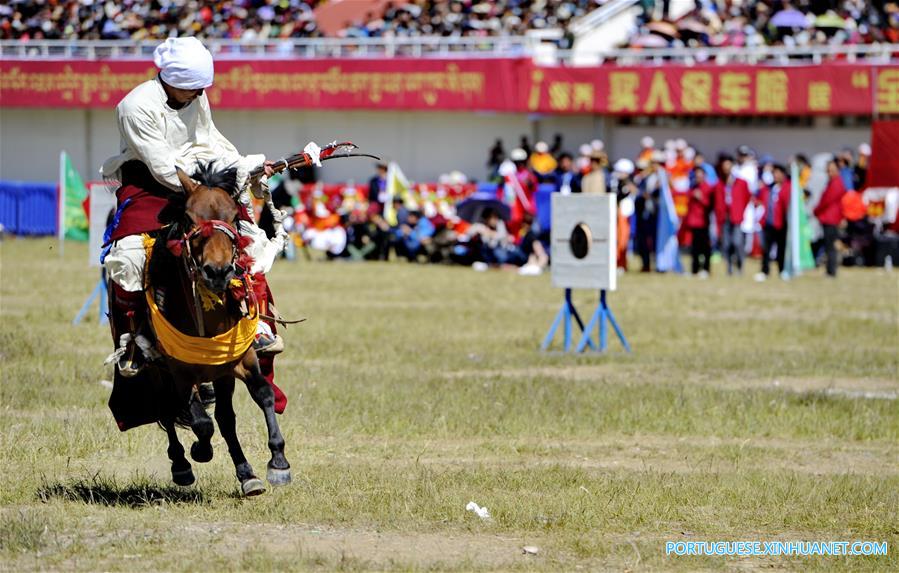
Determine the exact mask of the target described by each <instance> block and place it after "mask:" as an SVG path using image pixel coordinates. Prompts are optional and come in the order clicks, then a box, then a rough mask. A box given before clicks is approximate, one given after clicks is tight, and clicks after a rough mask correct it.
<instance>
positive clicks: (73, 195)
mask: <svg viewBox="0 0 899 573" xmlns="http://www.w3.org/2000/svg"><path fill="white" fill-rule="evenodd" d="M61 161H62V165H61V166H60V167H61V169H60V178H61V180H60V182H59V186H60V189H59V192H60V196H61V203H62V204H61V205H59V209H60V235H61V236H63V237H65V238H66V239H72V240H74V241H87V239H88V224H87V215H86V214H85V212H84V201H85V199H87V187H85V186H84V181H82V180H81V175H79V174H78V171H77V170H76V169H75V167H74V166H73V165H72V160H71V159H69V154H68V153H66V152H65V151H63V152H62V157H61Z"/></svg>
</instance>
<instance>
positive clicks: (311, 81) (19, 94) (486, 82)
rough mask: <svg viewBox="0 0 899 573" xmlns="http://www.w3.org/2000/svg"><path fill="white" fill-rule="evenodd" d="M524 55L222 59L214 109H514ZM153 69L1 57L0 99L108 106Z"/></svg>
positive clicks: (135, 63)
mask: <svg viewBox="0 0 899 573" xmlns="http://www.w3.org/2000/svg"><path fill="white" fill-rule="evenodd" d="M527 65H528V63H527V60H521V59H499V60H487V59H473V60H404V59H396V60H383V61H376V60H333V61H331V60H270V61H269V60H240V61H226V60H223V61H219V62H216V65H215V68H216V70H215V72H216V73H215V84H214V85H213V86H212V87H211V88H210V89H209V93H208V95H209V99H210V101H211V103H212V104H213V106H215V107H216V108H217V109H394V110H488V111H511V110H512V109H514V108H515V107H516V106H517V100H518V98H519V92H520V90H519V89H518V87H517V76H519V75H524V76H526V75H527V73H526V71H525V70H523V69H522V70H521V71H519V69H520V68H522V67H523V66H527ZM155 75H156V68H155V67H154V65H153V64H152V62H144V61H114V60H108V61H99V62H97V61H50V62H47V61H44V62H41V61H13V60H2V61H0V105H2V106H10V107H73V108H89V107H93V108H96V107H111V106H113V105H114V104H115V103H117V102H118V101H119V100H120V99H121V98H122V97H124V96H125V95H126V94H127V93H128V92H129V91H130V90H131V89H132V88H133V87H134V86H136V85H137V84H139V83H140V82H142V81H145V80H147V79H150V78H152V77H154V76H155Z"/></svg>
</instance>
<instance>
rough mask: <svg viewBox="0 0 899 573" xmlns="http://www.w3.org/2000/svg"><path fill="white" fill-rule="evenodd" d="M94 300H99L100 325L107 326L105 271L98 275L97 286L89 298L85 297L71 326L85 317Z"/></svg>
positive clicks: (107, 310) (107, 296)
mask: <svg viewBox="0 0 899 573" xmlns="http://www.w3.org/2000/svg"><path fill="white" fill-rule="evenodd" d="M96 298H99V299H100V324H107V323H108V322H109V316H108V314H109V309H108V308H107V305H108V299H109V294H108V293H107V291H106V271H103V272H101V273H100V281H99V282H98V283H97V286H95V287H94V290H93V291H92V292H91V294H90V296H88V297H87V300H86V301H84V304H83V305H82V306H81V310H79V311H78V314H77V315H76V316H75V319H74V320H73V321H72V324H78V323H80V322H81V321H82V320H83V319H84V317H85V315H87V311H88V310H90V308H91V305H92V304H94V299H96Z"/></svg>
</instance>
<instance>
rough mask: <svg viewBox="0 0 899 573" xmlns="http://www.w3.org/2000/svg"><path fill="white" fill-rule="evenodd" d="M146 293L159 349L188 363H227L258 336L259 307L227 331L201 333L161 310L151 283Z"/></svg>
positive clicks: (149, 242) (149, 244)
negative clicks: (175, 322)
mask: <svg viewBox="0 0 899 573" xmlns="http://www.w3.org/2000/svg"><path fill="white" fill-rule="evenodd" d="M152 241H153V239H151V238H149V237H145V239H144V247H145V248H146V249H147V251H148V259H149V254H150V253H149V251H150V249H151V248H152ZM144 292H145V293H146V296H147V306H148V307H149V308H150V323H151V324H152V326H153V332H154V333H155V334H156V340H157V341H158V343H159V349H160V350H161V351H162V352H163V353H164V354H165V355H167V356H169V357H171V358H174V359H175V360H179V361H181V362H184V363H186V364H211V365H218V364H226V363H228V362H233V361H235V360H237V359H239V358H240V357H242V356H243V355H244V353H245V352H246V351H247V349H248V348H249V347H250V345H251V344H253V340H255V338H256V325H257V324H258V323H259V312H258V308H257V309H255V311H256V312H254V313H253V316H251V317H250V316H245V317H243V318H242V319H240V320H239V321H238V322H237V324H235V325H234V327H233V328H231V330H229V331H228V332H225V333H222V334H219V335H217V336H210V337H202V336H190V335H187V334H184V333H183V332H181V331H180V330H178V329H177V328H175V327H174V326H173V325H172V323H170V322H169V321H168V320H167V319H166V318H165V316H163V314H162V311H161V310H159V307H158V306H156V300H155V297H154V296H153V289H152V288H150V287H148V288H146V289H145V291H144Z"/></svg>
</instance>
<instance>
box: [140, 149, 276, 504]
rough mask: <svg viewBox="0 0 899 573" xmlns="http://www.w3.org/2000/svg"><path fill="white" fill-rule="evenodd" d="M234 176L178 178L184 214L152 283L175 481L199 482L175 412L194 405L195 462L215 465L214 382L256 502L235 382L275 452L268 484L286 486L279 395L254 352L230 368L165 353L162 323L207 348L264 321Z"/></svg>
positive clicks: (243, 480)
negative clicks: (210, 408) (167, 384)
mask: <svg viewBox="0 0 899 573" xmlns="http://www.w3.org/2000/svg"><path fill="white" fill-rule="evenodd" d="M235 175H236V172H235V170H234V169H233V168H231V169H225V170H219V171H216V170H214V168H213V167H212V165H205V166H200V168H199V170H198V171H197V173H195V174H194V178H193V179H192V178H191V177H189V176H188V175H187V174H186V173H184V172H183V171H181V170H179V171H178V178H179V179H180V181H181V184H182V186H183V188H184V193H185V195H184V197H183V198H182V199H184V207H183V212H181V209H180V208H177V207H176V208H175V210H176V211H179V213H177V214H176V216H175V223H174V224H173V225H172V227H170V231H169V234H168V236H167V237H160V239H162V240H157V242H156V246H155V248H154V249H153V254H152V256H151V262H150V267H149V280H150V284H151V285H152V287H153V288H152V290H151V291H150V292H151V297H152V301H151V308H153V307H155V309H156V310H158V312H157V314H156V315H154V328H155V330H156V331H157V332H156V334H157V337H158V338H159V341H160V344H159V346H160V347H161V348H162V350H163V354H164V356H165V361H166V365H167V367H168V371H169V373H170V374H171V377H172V378H173V381H174V390H175V396H176V399H175V403H174V404H172V407H171V408H170V409H169V410H170V411H169V412H168V413H166V414H163V415H162V416H161V419H160V423H161V425H162V426H163V428H164V429H165V430H166V433H167V434H168V440H169V447H168V455H169V459H170V460H171V461H172V479H173V480H174V481H175V483H177V484H179V485H190V484H191V483H193V482H194V475H193V471H192V469H191V465H190V462H188V461H187V459H186V458H185V457H184V448H183V447H182V446H181V443H180V442H179V441H178V436H177V434H176V433H175V424H176V421H178V420H179V414H177V412H181V411H183V406H184V405H185V404H188V403H189V404H190V411H191V414H192V418H193V421H192V423H191V426H192V428H193V430H194V433H195V434H196V435H197V438H198V441H197V442H195V443H194V444H193V447H192V448H191V457H192V458H193V459H194V461H198V462H207V461H209V460H211V459H212V444H211V441H210V440H211V438H212V434H213V431H214V430H213V426H212V420H211V419H210V418H209V417H208V416H207V415H206V412H205V409H204V408H203V406H202V405H201V402H200V400H199V399H198V393H197V388H198V386H199V385H200V384H202V383H205V382H208V381H212V382H213V386H214V388H215V397H216V405H215V419H216V422H218V427H219V431H220V432H221V433H222V437H223V438H224V439H225V443H226V444H227V445H228V452H229V453H230V454H231V459H232V461H233V462H234V466H235V469H236V472H237V479H238V480H239V481H240V485H241V491H242V492H243V494H244V495H247V496H251V495H257V494H260V493H263V492H264V491H265V486H264V485H263V483H262V480H260V479H259V478H258V477H256V474H255V473H254V472H253V468H252V467H251V466H250V464H249V462H247V459H246V457H245V456H244V453H243V450H242V449H241V446H240V442H239V441H238V439H237V432H236V428H235V414H234V408H233V405H232V395H233V392H234V383H235V382H234V381H235V378H239V379H240V380H242V381H243V382H244V384H246V387H247V389H248V390H249V392H250V396H252V398H253V400H254V401H255V402H256V404H257V405H258V406H259V407H260V408H261V409H262V412H263V414H264V415H265V423H266V426H267V428H268V446H269V449H270V450H271V460H269V463H268V471H267V476H266V477H267V479H268V482H269V483H270V484H272V485H285V484H287V483H289V482H290V479H291V476H290V464H289V463H288V462H287V458H285V457H284V438H283V436H282V435H281V430H280V428H279V427H278V421H277V419H276V417H275V410H274V404H275V396H274V392H273V390H272V387H271V386H270V385H269V384H268V382H266V380H265V378H264V377H263V375H262V373H261V371H260V368H259V362H258V360H257V357H256V352H255V351H254V350H253V348H252V346H251V345H249V346H248V347H247V348H246V350H245V351H243V353H242V355H239V356H230V355H228V356H229V358H228V359H227V361H225V362H221V361H219V362H221V363H204V360H199V359H186V358H184V355H183V354H179V351H178V348H177V347H175V346H172V345H171V341H170V348H169V349H166V345H165V338H164V336H161V335H160V334H161V333H160V330H161V327H160V323H159V322H158V321H159V320H160V319H159V318H158V317H159V315H161V316H163V317H164V318H165V320H166V321H167V323H168V324H169V325H170V326H171V327H172V332H174V331H175V330H177V332H178V333H180V334H183V335H186V336H189V337H194V338H192V339H191V340H192V341H198V340H199V341H200V342H202V339H213V338H214V337H216V336H222V335H225V336H227V333H230V332H235V330H234V329H235V328H236V327H237V326H238V323H239V322H240V321H241V320H242V319H246V318H247V317H248V316H256V317H257V318H258V312H259V310H258V306H256V305H255V301H254V298H253V296H252V294H253V293H252V291H253V289H252V287H251V286H250V284H249V282H248V280H249V277H248V276H244V274H243V271H244V269H242V268H241V265H240V253H241V250H242V246H243V244H244V243H243V241H245V239H243V238H242V237H241V236H240V233H239V231H238V230H237V229H238V226H237V217H238V213H239V210H238V206H237V204H236V202H235V197H236V196H237V189H235ZM247 272H248V271H247ZM235 284H243V285H244V287H245V288H243V289H242V290H241V291H240V292H242V293H243V294H242V295H239V296H237V295H233V292H232V289H233V287H234V285H235ZM198 293H202V295H203V296H200V295H199V294H198ZM203 299H205V300H204V301H203V302H202V303H201V300H203ZM210 300H211V302H210ZM254 313H255V314H254ZM253 332H255V330H254V329H253ZM250 336H252V333H251V334H250ZM238 352H240V351H239V350H238ZM176 356H180V358H179V357H176ZM210 362H216V361H213V360H211V361H210Z"/></svg>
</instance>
